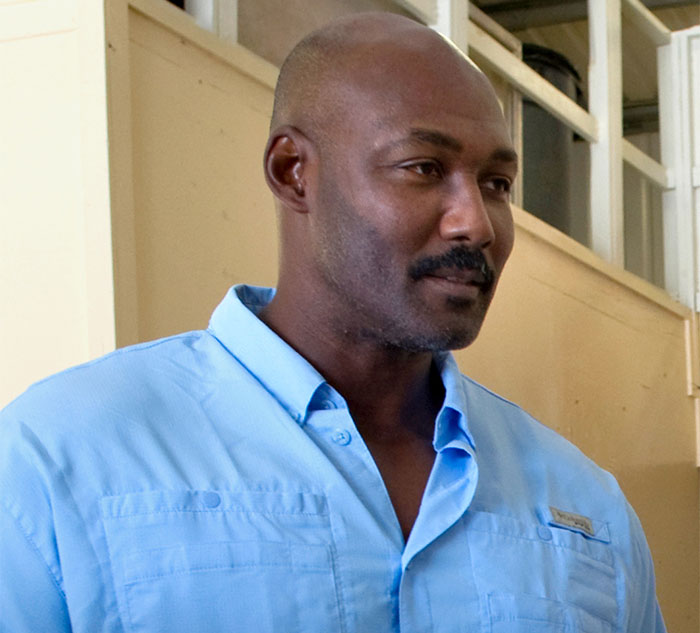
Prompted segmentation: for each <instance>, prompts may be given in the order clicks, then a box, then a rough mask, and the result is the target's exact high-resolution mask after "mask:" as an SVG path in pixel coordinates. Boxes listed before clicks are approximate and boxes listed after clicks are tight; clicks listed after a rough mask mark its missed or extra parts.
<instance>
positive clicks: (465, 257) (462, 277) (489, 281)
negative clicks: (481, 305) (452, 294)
mask: <svg viewBox="0 0 700 633" xmlns="http://www.w3.org/2000/svg"><path fill="white" fill-rule="evenodd" d="M409 274H410V276H411V278H412V279H414V280H416V281H417V280H418V279H420V278H421V277H431V278H433V279H436V280H442V281H445V282H449V283H451V284H460V285H463V286H478V287H479V288H480V289H481V290H482V291H485V292H486V291H488V290H489V289H490V288H491V286H492V285H493V282H494V277H495V275H494V272H493V270H492V269H491V268H490V266H489V265H488V263H487V262H486V258H485V257H484V254H483V253H482V252H481V251H480V250H475V249H470V248H467V247H466V246H456V247H454V248H452V249H451V250H449V251H447V252H446V253H444V254H442V255H435V256H430V257H424V258H422V259H420V260H418V261H417V262H415V263H414V264H413V266H411V268H410V270H409Z"/></svg>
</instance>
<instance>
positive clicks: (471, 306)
mask: <svg viewBox="0 0 700 633" xmlns="http://www.w3.org/2000/svg"><path fill="white" fill-rule="evenodd" d="M452 61H453V63H452V65H451V66H449V65H448V66H447V70H449V69H450V68H451V67H454V66H455V63H454V60H452ZM409 64H410V62H409ZM463 64H464V65H463V66H462V67H461V74H459V73H457V74H456V76H455V75H453V76H451V77H446V76H444V75H437V74H435V72H433V71H432V69H426V68H421V67H420V64H417V66H418V67H414V68H406V64H404V65H403V66H397V69H396V72H395V74H393V75H392V76H391V77H387V76H386V72H385V71H375V72H372V71H371V70H368V71H367V72H366V73H365V74H364V75H363V76H362V77H361V78H360V79H358V80H357V82H355V83H354V84H351V85H349V86H347V87H346V88H343V89H342V90H341V94H340V97H339V98H340V100H341V101H342V102H343V103H344V106H345V107H343V109H342V116H339V117H338V118H337V121H336V125H335V126H334V127H333V131H332V133H331V137H330V138H329V139H328V141H327V142H325V143H324V144H323V145H322V147H321V150H320V160H319V172H318V174H319V175H318V187H317V192H316V196H317V197H316V203H317V204H316V205H315V206H316V207H317V211H316V215H315V216H313V214H312V217H311V218H310V220H311V221H312V222H313V232H312V236H313V237H312V242H313V243H312V248H314V249H315V252H314V254H313V256H314V258H315V261H316V264H317V266H318V270H319V273H320V275H321V278H322V280H323V282H324V283H323V285H324V289H322V290H321V292H323V293H325V295H324V296H323V297H322V298H321V301H326V302H329V303H328V309H329V310H332V318H334V319H335V322H336V324H337V325H338V326H340V327H341V328H343V331H344V332H346V333H348V334H350V335H352V336H356V337H357V336H360V337H362V338H365V339H367V340H368V341H371V342H374V343H378V344H380V345H382V346H385V347H394V348H398V349H403V350H407V351H428V350H431V351H435V350H442V349H456V348H460V347H464V346H466V345H469V344H470V343H471V342H472V341H473V340H474V338H475V337H476V335H477V334H478V331H479V328H480V327H481V323H482V321H483V319H484V316H485V314H486V310H487V308H488V306H489V303H490V301H491V298H492V296H493V292H494V289H495V285H496V281H497V280H498V277H499V275H500V273H501V270H502V268H503V266H504V264H505V262H506V259H507V258H508V255H509V254H510V251H511V248H512V245H513V223H512V216H511V211H510V205H509V191H510V186H511V183H512V181H513V179H514V178H515V174H516V170H517V165H516V162H515V155H514V152H513V150H512V147H511V143H510V140H509V137H508V132H507V129H506V126H505V123H504V121H503V117H502V115H501V112H500V108H499V107H498V104H497V102H496V100H495V97H493V95H492V94H491V93H490V92H489V90H488V89H487V88H486V87H485V85H484V84H483V80H482V79H481V78H479V77H477V76H476V75H475V72H474V70H473V69H471V68H469V67H467V66H466V62H463ZM329 290H330V293H328V291H329Z"/></svg>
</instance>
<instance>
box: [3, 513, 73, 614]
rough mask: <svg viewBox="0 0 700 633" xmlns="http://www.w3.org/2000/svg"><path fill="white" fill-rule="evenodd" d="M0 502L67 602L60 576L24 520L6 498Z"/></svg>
mask: <svg viewBox="0 0 700 633" xmlns="http://www.w3.org/2000/svg"><path fill="white" fill-rule="evenodd" d="M0 502H1V503H2V505H3V507H4V508H5V510H7V513H8V514H9V516H10V517H11V518H12V521H13V522H14V523H15V525H16V526H17V529H18V530H19V533H20V534H21V535H22V536H23V537H24V539H25V540H26V541H27V544H28V545H29V546H30V548H31V549H32V550H33V551H34V552H35V553H36V555H37V556H38V557H39V559H40V560H41V562H42V563H43V566H44V567H45V568H46V571H47V572H48V573H49V576H50V577H51V580H52V582H53V584H54V586H55V587H56V590H57V591H58V593H59V595H60V596H61V598H62V599H63V602H64V603H65V602H66V593H65V591H64V590H63V587H62V586H61V581H60V580H59V579H58V577H57V576H56V574H55V573H54V571H53V569H51V565H50V564H49V562H48V561H47V560H46V558H45V557H44V555H43V554H42V552H41V549H40V548H39V546H38V545H37V543H36V542H35V541H34V539H33V538H32V536H31V535H30V534H29V533H28V532H27V531H26V530H25V529H24V526H23V525H22V522H21V521H20V519H19V517H18V516H17V515H16V514H15V512H13V511H12V508H11V507H10V506H9V505H8V504H7V502H6V501H4V500H0Z"/></svg>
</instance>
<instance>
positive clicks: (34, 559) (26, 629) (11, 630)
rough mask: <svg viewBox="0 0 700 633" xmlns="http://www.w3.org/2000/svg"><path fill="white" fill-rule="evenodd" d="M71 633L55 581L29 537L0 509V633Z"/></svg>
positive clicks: (61, 596) (63, 603)
mask: <svg viewBox="0 0 700 633" xmlns="http://www.w3.org/2000/svg"><path fill="white" fill-rule="evenodd" d="M70 630H71V626H70V621H69V618H68V611H67V608H66V602H65V597H64V595H63V592H62V591H61V588H60V587H59V585H58V581H57V579H56V578H55V576H54V575H53V573H52V572H51V570H50V569H49V566H48V564H47V563H46V561H45V560H44V558H43V557H42V555H41V553H40V552H39V550H38V549H37V547H36V546H35V545H34V543H33V542H32V540H31V538H30V536H29V535H28V534H26V533H25V532H24V531H23V529H22V527H21V526H20V524H19V523H18V522H17V520H16V519H15V517H14V516H13V515H12V513H11V512H10V511H9V509H8V508H7V507H6V506H5V505H0V632H2V633H36V631H52V632H55V633H61V632H63V631H66V632H68V631H70Z"/></svg>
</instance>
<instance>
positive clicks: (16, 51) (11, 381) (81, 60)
mask: <svg viewBox="0 0 700 633" xmlns="http://www.w3.org/2000/svg"><path fill="white" fill-rule="evenodd" d="M102 24H103V17H102V10H101V6H100V3H95V2H92V1H90V0H36V1H35V2H26V3H22V2H20V3H9V4H8V3H2V6H0V69H2V71H1V72H0V94H2V101H1V102H0V112H1V113H2V120H1V122H0V226H1V227H2V228H1V229H0V359H2V360H1V361H0V406H2V405H4V404H6V403H7V402H8V401H9V400H10V399H11V398H13V397H14V396H16V395H18V394H19V393H20V392H21V391H23V390H24V389H25V388H26V387H27V386H28V385H29V384H30V383H31V382H34V381H36V380H38V379H40V378H42V377H44V376H45V375H47V374H49V373H53V372H55V371H58V370H59V369H64V368H65V367H68V366H70V365H74V364H76V363H79V362H82V361H85V360H87V359H89V358H92V357H95V356H98V355H100V354H103V353H104V352H107V351H109V350H110V349H113V347H114V319H113V316H112V315H113V305H112V294H113V293H112V273H111V266H112V257H111V244H110V233H109V203H108V197H107V191H108V169H107V147H106V138H107V122H106V115H105V106H106V96H105V88H104V82H105V68H104V66H105V64H104V35H103V29H102Z"/></svg>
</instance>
